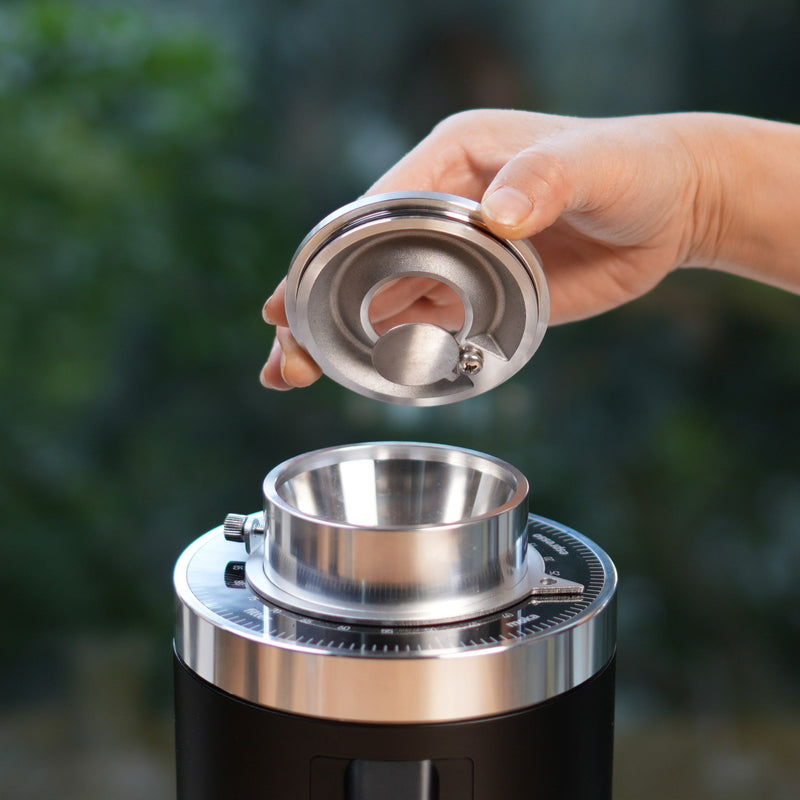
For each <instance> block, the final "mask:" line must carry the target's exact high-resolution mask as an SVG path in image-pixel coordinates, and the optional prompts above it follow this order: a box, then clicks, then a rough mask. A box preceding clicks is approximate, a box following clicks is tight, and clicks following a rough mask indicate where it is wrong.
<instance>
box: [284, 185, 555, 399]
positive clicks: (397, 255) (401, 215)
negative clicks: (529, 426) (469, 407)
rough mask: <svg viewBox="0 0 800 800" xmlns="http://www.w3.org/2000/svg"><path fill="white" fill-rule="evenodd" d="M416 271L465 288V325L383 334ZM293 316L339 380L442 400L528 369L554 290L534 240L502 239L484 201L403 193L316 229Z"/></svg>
mask: <svg viewBox="0 0 800 800" xmlns="http://www.w3.org/2000/svg"><path fill="white" fill-rule="evenodd" d="M413 277H427V278H432V279H435V280H437V281H439V282H441V283H443V284H445V285H446V286H448V287H449V288H450V289H452V290H453V291H454V292H455V294H456V296H457V297H458V298H459V299H460V301H461V303H462V304H463V307H464V314H463V324H462V325H461V328H460V329H459V330H457V331H451V330H448V329H447V328H446V327H442V326H440V325H439V324H437V320H435V319H430V320H425V321H412V322H406V323H404V324H399V325H396V326H394V327H391V328H390V329H389V330H386V331H382V332H380V333H379V332H378V331H377V330H376V329H375V326H374V325H373V322H372V320H371V319H370V305H371V304H372V302H373V300H374V299H375V297H376V296H377V295H378V294H379V293H381V292H382V291H391V287H392V286H393V285H394V282H395V281H397V280H398V279H400V278H413ZM286 312H287V315H288V318H289V325H290V327H291V329H292V332H293V334H294V336H295V338H296V339H297V341H298V342H299V343H300V344H301V345H302V346H303V347H304V348H305V349H306V350H307V351H308V352H309V353H310V354H311V356H312V358H314V360H315V361H316V362H317V363H318V364H319V365H320V367H321V368H322V370H323V372H324V373H325V374H326V375H328V376H329V377H330V378H333V380H335V381H337V382H338V383H340V384H342V385H343V386H346V387H347V388H349V389H352V390H353V391H355V392H358V393H359V394H363V395H365V396H367V397H372V398H375V399H378V400H385V401H388V402H391V403H400V404H404V405H417V406H432V405H441V404H444V403H452V402H455V401H456V400H464V399H466V398H468V397H473V396H475V395H477V394H481V393H482V392H485V391H488V390H489V389H492V388H494V387H495V386H497V385H498V384H500V383H503V382H504V381H506V380H507V379H508V378H510V377H511V376H512V375H514V374H515V373H516V372H517V371H518V370H519V369H521V368H522V367H523V366H524V365H525V364H526V363H527V362H528V360H529V359H530V357H531V356H532V355H533V353H534V352H535V351H536V348H537V347H538V346H539V343H540V342H541V340H542V337H543V336H544V332H545V329H546V327H547V322H548V319H549V314H550V296H549V293H548V289H547V280H546V278H545V274H544V270H543V268H542V264H541V261H540V259H539V256H538V254H537V253H536V251H535V250H534V249H533V247H532V246H531V245H530V244H529V243H528V242H527V241H508V240H505V239H499V238H498V237H496V236H494V235H493V234H492V233H491V232H490V231H489V230H488V229H487V228H486V227H485V225H484V224H483V222H482V218H481V214H480V206H479V205H478V203H475V202H474V201H472V200H467V199H465V198H462V197H456V196H454V195H447V194H436V193H413V194H411V193H391V194H382V195H374V196H372V197H366V198H363V199H361V200H358V201H356V202H355V203H351V204H350V205H347V206H344V207H343V208H341V209H339V210H338V211H335V212H334V213H333V214H331V215H330V216H328V217H326V218H325V219H324V220H323V221H322V222H320V224H319V225H317V227H316V228H314V229H313V230H312V231H311V232H310V233H309V234H308V236H307V237H306V238H305V239H304V241H303V242H302V244H301V245H300V247H299V248H298V250H297V252H296V253H295V256H294V258H293V260H292V264H291V266H290V269H289V274H288V278H287V285H286Z"/></svg>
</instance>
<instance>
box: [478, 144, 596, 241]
mask: <svg viewBox="0 0 800 800" xmlns="http://www.w3.org/2000/svg"><path fill="white" fill-rule="evenodd" d="M575 161H576V159H575V158H574V156H573V154H572V153H571V152H570V151H569V150H568V149H567V148H563V147H562V148H558V149H556V148H555V147H554V146H553V145H552V144H551V143H545V144H543V145H539V146H533V147H530V148H527V149H525V150H523V151H522V152H520V153H518V154H517V155H516V156H515V157H514V158H512V159H511V160H510V161H509V162H508V163H507V164H506V165H505V166H504V167H503V168H502V169H501V170H500V171H499V172H498V173H497V175H496V176H495V177H494V179H493V180H492V182H491V183H490V184H489V186H488V188H487V189H486V192H485V193H484V195H483V198H482V200H481V211H482V213H483V216H484V219H485V220H486V222H487V224H488V225H489V227H490V228H491V229H492V231H493V232H494V233H496V234H497V235H498V236H502V237H504V238H506V239H527V238H529V237H531V236H534V235H535V234H537V233H540V232H541V231H542V230H544V229H545V228H547V227H549V226H550V225H552V224H553V223H554V222H555V221H556V220H557V219H558V218H559V217H560V216H561V214H563V213H564V211H565V210H567V209H570V208H572V207H574V205H575V203H576V199H577V190H576V182H575V180H574V176H575V175H576V174H579V175H580V174H581V173H580V171H579V170H577V169H575ZM587 166H589V168H591V165H587ZM581 178H584V176H583V175H581ZM589 179H590V178H589Z"/></svg>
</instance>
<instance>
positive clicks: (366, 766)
mask: <svg viewBox="0 0 800 800" xmlns="http://www.w3.org/2000/svg"><path fill="white" fill-rule="evenodd" d="M419 276H423V277H430V278H434V279H436V280H438V281H441V282H443V283H445V284H447V285H448V286H449V287H450V288H452V289H453V290H454V291H455V292H456V294H457V295H458V297H459V298H460V299H461V301H462V303H463V305H464V309H465V314H464V322H463V325H462V327H461V329H460V330H458V331H448V330H445V329H444V328H441V327H439V326H437V325H436V324H434V323H431V322H411V323H407V324H404V325H400V326H397V327H394V328H392V329H390V330H388V331H385V332H381V333H379V332H378V331H376V329H375V327H374V326H373V324H372V322H371V320H370V314H369V308H370V303H371V302H372V300H373V299H374V297H375V296H376V295H377V293H378V292H380V291H382V290H385V289H386V287H390V286H391V285H392V284H393V282H394V281H396V280H398V279H401V278H404V277H419ZM286 305H287V313H288V316H289V320H290V324H291V326H292V330H293V332H294V334H295V336H296V337H297V339H298V341H299V342H300V343H301V344H302V345H303V346H304V347H306V349H307V350H308V351H309V352H310V353H311V355H312V356H313V357H314V358H315V360H316V361H317V362H318V363H319V364H320V365H321V366H322V368H323V370H324V371H325V372H326V374H328V375H329V376H330V377H332V378H333V379H335V380H336V381H338V382H339V383H341V384H342V385H344V386H347V387H348V388H350V389H353V390H354V391H358V392H360V393H362V394H364V395H367V396H369V397H372V398H376V399H381V400H385V401H390V402H398V403H406V404H412V405H435V404H439V403H446V402H453V401H455V400H460V399H464V398H467V397H471V396H473V395H476V394H479V393H480V392H483V391H487V390H488V389H491V388H492V387H494V386H496V385H497V384H499V383H501V382H502V381H504V380H506V379H507V378H508V377H510V376H511V375H513V374H514V373H515V372H516V371H518V370H519V369H520V368H521V367H522V366H523V365H524V364H525V363H526V362H527V361H528V359H529V358H530V357H531V355H532V353H533V352H534V350H535V349H536V348H537V347H538V344H539V342H540V341H541V338H542V336H543V334H544V330H545V328H546V325H547V317H548V309H549V299H548V294H547V285H546V281H545V277H544V272H543V270H542V267H541V264H540V262H539V258H538V256H537V254H536V253H535V251H534V250H533V249H532V248H531V247H530V245H529V244H527V243H524V242H509V241H504V240H500V239H497V238H496V237H494V236H493V235H492V234H491V233H489V232H488V230H487V229H485V228H484V226H483V224H482V223H481V220H480V214H479V211H478V207H477V204H475V203H472V202H470V201H467V200H464V199H463V198H456V197H452V196H449V195H437V194H422V195H421V194H413V195H411V194H392V195H381V196H377V197H372V198H366V199H363V200H360V201H358V202H357V203H354V204H351V205H350V206H346V207H345V208H344V209H341V210H340V211H338V212H335V213H334V214H333V215H331V216H330V217H328V218H327V219H326V220H323V222H322V223H320V225H319V226H317V227H316V228H315V229H314V230H313V231H312V232H311V233H310V234H309V235H308V236H307V237H306V239H305V240H304V242H303V243H302V244H301V246H300V248H299V250H298V251H297V253H296V255H295V258H294V259H293V262H292V266H291V269H290V271H289V276H288V280H287V300H286ZM528 502H529V484H528V481H527V479H526V477H525V476H524V475H523V474H522V473H521V472H520V471H519V470H517V469H516V468H515V467H513V466H511V465H510V464H508V463H505V462H504V461H502V460H500V459H498V458H495V457H493V456H491V455H486V454H482V453H478V452H475V451H472V450H467V449H463V448H460V447H454V446H448V445H441V444H428V443H420V442H397V441H386V442H370V443H364V444H354V445H344V446H340V447H331V448H327V449H323V450H317V451H314V452H310V453H305V454H302V455H299V456H297V457H295V458H292V459H289V460H288V461H285V462H284V463H282V464H279V465H278V466H275V467H274V468H273V469H272V470H271V471H270V472H269V474H268V475H267V476H266V478H265V480H264V483H263V487H262V504H261V505H262V508H261V510H259V511H258V512H255V513H249V514H229V515H228V517H227V518H226V520H225V522H224V524H223V525H221V526H219V527H217V528H214V529H213V530H211V531H209V532H208V533H206V534H205V535H203V536H201V537H200V538H199V539H197V541H195V542H194V543H193V544H191V545H190V546H189V547H188V548H187V549H186V550H185V552H184V553H183V554H182V555H181V557H180V559H179V560H178V563H177V565H176V567H175V579H174V584H175V592H176V599H177V612H178V613H177V628H176V635H175V691H176V742H177V777H178V798H179V800H212V798H213V799H214V800H219V799H220V798H227V797H233V796H236V795H239V794H242V795H243V796H248V797H250V796H252V797H258V796H263V797H269V798H274V800H466V799H469V800H506V798H508V800H512V799H514V798H528V797H536V798H543V799H544V800H549V799H550V798H553V800H556V799H557V800H593V799H595V798H596V799H597V800H608V799H609V798H610V797H611V767H612V747H613V724H614V723H613V720H614V659H615V641H616V614H615V599H616V585H617V581H616V572H615V569H614V566H613V564H612V562H611V560H610V559H609V557H608V556H607V555H606V554H605V553H604V552H603V551H602V550H601V549H600V548H599V547H598V546H597V545H596V544H594V543H592V542H591V541H590V540H588V539H586V538H585V537H584V536H582V535H581V534H579V533H577V532H575V531H573V530H571V529H570V528H568V527H566V526H564V525H562V524H560V523H557V522H554V521H552V520H548V519H545V518H543V517H540V516H537V515H531V514H529V513H528Z"/></svg>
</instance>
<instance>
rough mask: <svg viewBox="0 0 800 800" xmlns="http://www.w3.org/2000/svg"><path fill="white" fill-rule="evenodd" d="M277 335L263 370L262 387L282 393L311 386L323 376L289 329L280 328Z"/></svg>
mask: <svg viewBox="0 0 800 800" xmlns="http://www.w3.org/2000/svg"><path fill="white" fill-rule="evenodd" d="M275 334H276V335H275V341H274V343H273V345H272V350H271V351H270V354H269V358H268V359H267V363H266V364H264V366H263V368H262V369H261V383H262V385H263V386H266V387H267V388H268V389H279V390H281V391H285V390H286V389H293V388H299V387H303V386H310V385H311V384H312V383H314V381H316V380H317V379H318V378H319V377H320V375H322V370H321V369H320V368H319V367H318V366H317V364H316V363H315V362H314V360H313V359H312V358H311V356H310V355H309V354H308V353H307V352H306V351H305V350H304V349H303V348H302V347H301V346H300V345H299V344H298V343H297V341H296V340H295V338H294V336H292V333H291V331H290V330H289V328H286V327H283V326H279V327H278V328H277V329H276V332H275Z"/></svg>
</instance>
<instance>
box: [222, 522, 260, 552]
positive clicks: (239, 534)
mask: <svg viewBox="0 0 800 800" xmlns="http://www.w3.org/2000/svg"><path fill="white" fill-rule="evenodd" d="M222 532H223V534H224V535H225V538H226V539H227V540H228V541H229V542H243V543H244V546H245V548H246V549H247V552H248V553H249V552H250V551H251V550H252V549H253V539H254V538H255V537H256V536H260V535H261V534H262V533H264V515H263V514H262V513H261V512H259V513H258V514H228V515H227V516H226V517H225V522H223V523H222Z"/></svg>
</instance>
